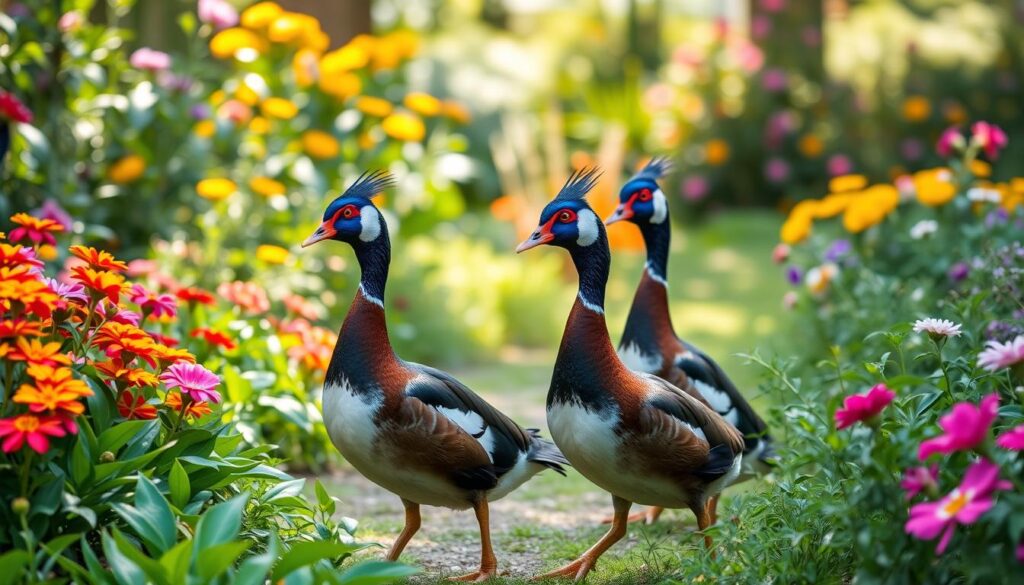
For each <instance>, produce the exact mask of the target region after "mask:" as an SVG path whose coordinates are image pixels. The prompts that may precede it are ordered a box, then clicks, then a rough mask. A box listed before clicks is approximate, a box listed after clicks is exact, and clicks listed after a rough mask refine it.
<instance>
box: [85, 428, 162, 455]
mask: <svg viewBox="0 0 1024 585" xmlns="http://www.w3.org/2000/svg"><path fill="white" fill-rule="evenodd" d="M154 424H160V423H159V421H156V420H129V421H125V422H121V423H117V424H116V425H114V426H112V427H110V428H109V429H107V430H105V431H103V432H102V433H101V434H100V436H99V442H100V444H99V452H100V453H102V452H104V451H110V452H112V453H117V450H118V449H120V448H121V447H123V446H124V445H125V444H126V443H127V442H128V441H129V440H131V439H133V438H134V437H136V436H137V435H141V434H142V433H143V432H144V430H145V429H147V427H151V426H153V425H154Z"/></svg>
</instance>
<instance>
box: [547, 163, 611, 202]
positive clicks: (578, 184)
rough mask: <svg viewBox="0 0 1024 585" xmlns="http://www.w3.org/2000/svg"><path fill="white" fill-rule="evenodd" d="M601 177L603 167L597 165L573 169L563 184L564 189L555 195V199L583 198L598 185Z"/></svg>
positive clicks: (570, 199)
mask: <svg viewBox="0 0 1024 585" xmlns="http://www.w3.org/2000/svg"><path fill="white" fill-rule="evenodd" d="M600 178H601V169H599V168H597V167H588V168H583V169H580V170H577V171H573V173H572V174H571V175H569V178H568V179H566V181H565V185H563V186H562V190H561V191H559V192H558V195H556V196H555V201H572V200H577V199H583V198H584V197H586V196H587V193H589V192H590V190H591V189H593V188H594V186H595V185H597V181H598V179H600Z"/></svg>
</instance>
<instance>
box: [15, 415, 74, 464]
mask: <svg viewBox="0 0 1024 585" xmlns="http://www.w3.org/2000/svg"><path fill="white" fill-rule="evenodd" d="M66 434H67V433H66V432H65V430H64V429H63V428H61V420H60V419H59V418H58V417H56V416H41V415H36V414H21V415H18V416H12V417H11V418H5V419H0V439H3V443H2V445H0V448H2V449H3V452H4V453H13V452H15V451H18V450H19V449H21V448H22V447H23V446H24V445H25V444H26V443H28V446H29V447H31V448H32V450H33V451H35V452H36V453H39V454H43V453H46V452H47V451H49V450H50V437H63V436H64V435H66Z"/></svg>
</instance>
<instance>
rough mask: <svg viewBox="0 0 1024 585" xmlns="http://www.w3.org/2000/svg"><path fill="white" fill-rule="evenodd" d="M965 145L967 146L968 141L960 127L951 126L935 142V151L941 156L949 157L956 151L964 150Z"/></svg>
mask: <svg viewBox="0 0 1024 585" xmlns="http://www.w3.org/2000/svg"><path fill="white" fill-rule="evenodd" d="M964 146H966V142H965V141H964V135H963V134H961V133H960V128H957V127H956V126H950V127H949V128H946V129H945V130H943V131H942V135H940V136H939V141H938V142H937V143H935V152H937V153H939V156H944V157H948V156H950V155H952V154H953V153H954V152H955V151H958V150H963V148H964Z"/></svg>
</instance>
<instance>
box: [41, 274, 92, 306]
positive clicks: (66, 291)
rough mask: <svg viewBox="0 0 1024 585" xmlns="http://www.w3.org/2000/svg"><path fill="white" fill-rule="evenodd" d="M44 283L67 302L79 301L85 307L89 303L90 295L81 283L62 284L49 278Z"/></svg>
mask: <svg viewBox="0 0 1024 585" xmlns="http://www.w3.org/2000/svg"><path fill="white" fill-rule="evenodd" d="M43 281H44V282H45V283H46V286H48V287H50V290H52V291H53V292H55V293H57V296H59V297H62V298H63V299H65V300H68V301H78V302H80V303H82V304H83V305H84V304H87V303H88V302H89V294H88V293H86V292H85V286H83V285H82V284H81V283H79V282H61V281H59V280H57V279H56V278H48V277H45V278H43Z"/></svg>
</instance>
